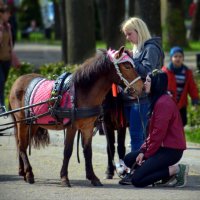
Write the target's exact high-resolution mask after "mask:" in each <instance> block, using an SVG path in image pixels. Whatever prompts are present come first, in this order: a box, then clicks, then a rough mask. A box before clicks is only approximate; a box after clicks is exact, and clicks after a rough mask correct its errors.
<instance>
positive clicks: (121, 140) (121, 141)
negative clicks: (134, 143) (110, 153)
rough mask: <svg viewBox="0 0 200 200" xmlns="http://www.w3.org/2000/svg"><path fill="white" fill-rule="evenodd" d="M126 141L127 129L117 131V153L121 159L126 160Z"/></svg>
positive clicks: (122, 128)
mask: <svg viewBox="0 0 200 200" xmlns="http://www.w3.org/2000/svg"><path fill="white" fill-rule="evenodd" d="M125 139H126V127H125V126H124V127H121V128H119V129H118V131H117V152H118V156H119V159H122V160H124V156H125V153H126V147H125Z"/></svg>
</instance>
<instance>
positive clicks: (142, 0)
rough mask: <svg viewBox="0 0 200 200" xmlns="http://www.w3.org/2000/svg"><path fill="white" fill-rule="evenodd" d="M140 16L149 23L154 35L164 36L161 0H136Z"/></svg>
mask: <svg viewBox="0 0 200 200" xmlns="http://www.w3.org/2000/svg"><path fill="white" fill-rule="evenodd" d="M136 4H137V5H136V7H137V8H138V13H139V16H140V17H141V19H142V20H144V22H145V23H146V24H147V26H148V28H149V31H150V33H151V35H152V36H162V28H161V13H160V1H158V0H136Z"/></svg>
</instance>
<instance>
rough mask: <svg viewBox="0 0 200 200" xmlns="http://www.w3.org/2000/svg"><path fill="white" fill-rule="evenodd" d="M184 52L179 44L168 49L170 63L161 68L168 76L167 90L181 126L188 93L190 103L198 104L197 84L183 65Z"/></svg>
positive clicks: (190, 71) (185, 118)
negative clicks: (176, 108)
mask: <svg viewBox="0 0 200 200" xmlns="http://www.w3.org/2000/svg"><path fill="white" fill-rule="evenodd" d="M183 62H184V52H183V49H182V48H181V47H179V46H175V47H173V48H171V50H170V63H169V65H168V66H167V67H166V66H164V67H163V68H162V70H163V71H164V72H166V73H167V76H168V92H169V94H171V96H172V98H173V99H174V100H175V102H176V104H177V106H178V108H179V111H180V114H181V118H182V122H183V126H185V125H186V124H187V105H188V100H187V97H188V95H189V96H190V97H191V100H192V105H193V106H195V105H198V104H199V94H198V89H197V84H196V83H195V81H194V78H193V74H192V70H190V69H189V68H188V67H187V66H185V65H184V63H183Z"/></svg>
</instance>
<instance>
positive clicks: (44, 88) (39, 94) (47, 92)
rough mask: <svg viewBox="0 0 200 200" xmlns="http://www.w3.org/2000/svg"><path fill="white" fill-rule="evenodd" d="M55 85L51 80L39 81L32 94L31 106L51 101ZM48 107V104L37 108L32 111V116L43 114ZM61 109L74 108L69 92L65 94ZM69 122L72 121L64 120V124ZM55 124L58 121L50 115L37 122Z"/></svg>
mask: <svg viewBox="0 0 200 200" xmlns="http://www.w3.org/2000/svg"><path fill="white" fill-rule="evenodd" d="M53 84H54V81H51V80H45V79H43V80H41V81H39V82H38V83H37V85H36V86H35V88H34V90H33V92H32V94H31V98H30V105H32V104H36V103H39V102H41V101H45V100H47V99H50V98H51V91H52V88H53ZM48 106H49V105H48V103H45V104H42V105H38V106H35V107H33V108H32V109H31V111H32V114H33V115H34V116H37V115H40V114H43V113H45V112H47V111H48ZM60 107H61V108H65V109H67V108H72V104H71V101H70V94H69V93H68V92H65V93H64V94H63V96H62V99H61V103H60ZM69 120H70V119H68V118H65V119H64V120H63V124H67V123H68V122H69ZM55 122H56V119H54V118H53V117H52V116H50V115H48V116H44V117H41V118H39V119H37V120H36V121H35V123H37V124H51V123H55Z"/></svg>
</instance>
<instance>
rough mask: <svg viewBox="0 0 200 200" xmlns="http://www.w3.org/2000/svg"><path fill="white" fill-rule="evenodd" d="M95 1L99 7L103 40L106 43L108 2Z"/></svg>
mask: <svg viewBox="0 0 200 200" xmlns="http://www.w3.org/2000/svg"><path fill="white" fill-rule="evenodd" d="M95 1H96V5H97V12H98V16H99V23H100V29H101V38H102V40H103V41H106V18H107V4H106V0H95Z"/></svg>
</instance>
